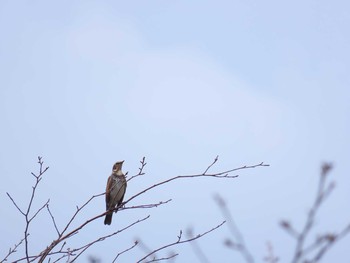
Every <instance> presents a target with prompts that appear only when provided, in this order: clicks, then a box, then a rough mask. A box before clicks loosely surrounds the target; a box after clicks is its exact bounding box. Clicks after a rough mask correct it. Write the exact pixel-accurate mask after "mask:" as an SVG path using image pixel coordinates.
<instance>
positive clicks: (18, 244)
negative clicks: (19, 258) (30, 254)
mask: <svg viewBox="0 0 350 263" xmlns="http://www.w3.org/2000/svg"><path fill="white" fill-rule="evenodd" d="M23 241H24V238H22V239H21V240H20V241H19V242H18V243H17V244H15V245H14V246H13V248H9V252H8V253H7V255H6V256H5V257H4V259H3V260H1V261H0V262H5V261H7V258H8V257H9V256H10V255H11V254H12V253H15V252H17V248H18V247H19V246H20V245H21V244H22V243H23Z"/></svg>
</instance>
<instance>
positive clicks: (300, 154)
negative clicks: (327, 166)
mask: <svg viewBox="0 0 350 263" xmlns="http://www.w3.org/2000/svg"><path fill="white" fill-rule="evenodd" d="M349 7H350V5H349V3H348V2H347V1H340V0H339V1H332V2H330V1H314V0H306V1H299V0H297V1H273V0H268V1H254V0H251V1H224V0H219V1H215V2H214V1H195V0H194V1H182V0H179V1H40V0H38V1H1V2H0V35H1V41H0V72H1V77H0V114H1V123H2V125H1V129H0V142H1V145H2V151H0V174H1V178H2V182H3V183H2V184H1V186H0V200H1V201H0V202H1V207H2V214H3V216H2V219H1V225H0V232H1V233H2V235H1V236H0V244H1V247H2V249H1V251H0V258H1V259H2V258H3V257H4V256H5V254H6V253H7V251H8V248H9V247H12V246H13V244H15V243H17V242H18V241H19V240H20V239H21V238H22V237H23V231H24V230H23V229H24V225H25V224H24V218H23V217H22V216H21V215H20V213H19V212H18V211H17V210H16V208H15V207H14V206H13V204H12V203H11V201H10V200H9V198H8V197H7V195H6V192H9V193H10V194H11V196H13V197H14V199H15V200H16V202H17V203H18V204H19V205H20V207H22V208H23V207H25V206H26V204H27V203H28V200H29V196H30V193H31V189H32V188H31V187H32V185H33V183H34V180H33V177H32V176H31V175H30V173H31V172H37V171H38V165H37V156H42V157H43V160H44V162H45V164H46V165H48V166H49V167H50V168H49V170H48V171H47V173H46V174H45V176H44V178H43V179H42V181H41V182H40V185H39V188H38V192H37V195H36V199H35V201H34V204H33V208H39V207H40V206H41V205H42V204H43V202H45V201H46V200H47V199H50V208H51V211H52V213H53V214H54V216H55V219H56V222H58V226H59V227H61V228H62V227H63V226H64V225H65V224H66V223H67V222H68V220H69V218H70V217H71V216H72V214H73V213H74V212H75V209H76V206H77V205H81V204H83V203H84V202H85V201H86V200H88V199H89V198H90V197H91V196H92V195H94V194H98V193H102V192H103V191H104V188H105V184H106V180H107V177H108V176H109V174H110V172H111V168H112V166H113V164H114V162H116V161H118V160H125V163H124V167H123V170H124V172H128V174H129V175H133V174H136V173H137V172H138V167H139V165H140V163H139V161H140V160H141V159H142V157H146V161H147V165H146V167H145V173H146V174H145V175H144V176H142V177H139V178H136V179H134V180H133V181H131V182H130V183H129V185H128V188H127V192H126V195H125V198H126V199H128V198H130V197H131V196H133V195H134V194H136V193H138V192H139V191H141V190H142V189H144V188H146V187H148V186H151V185H153V184H154V183H157V182H160V181H163V180H166V179H168V178H170V177H173V176H177V175H186V174H197V173H202V172H203V171H204V170H205V169H206V168H207V167H208V165H210V164H211V163H212V161H213V160H214V158H215V157H216V156H217V155H218V156H219V160H218V162H217V163H216V164H215V165H214V166H213V167H212V168H211V171H212V172H221V171H225V170H229V169H232V168H236V167H241V166H244V165H254V164H258V163H260V162H264V163H267V164H269V165H270V166H269V167H258V168H255V169H251V170H243V171H241V172H239V173H238V174H239V177H238V178H235V179H215V178H195V179H186V180H181V181H180V180H179V181H175V182H172V183H169V184H168V185H165V186H163V187H159V188H157V189H155V190H154V191H151V192H149V193H147V194H144V195H141V196H140V198H138V199H135V200H133V201H132V202H130V205H140V204H147V203H155V202H159V201H162V200H163V201H165V200H168V199H170V198H171V199H172V201H171V202H170V203H168V204H166V205H163V206H160V207H158V208H154V209H133V210H124V211H121V212H119V213H118V214H117V215H115V216H114V218H113V223H112V225H111V226H105V225H103V219H101V220H97V221H95V222H93V223H91V224H90V225H89V226H88V227H86V229H84V230H83V231H81V232H80V233H79V234H78V235H76V236H75V237H74V238H72V240H71V243H70V244H69V245H70V246H71V247H74V246H75V245H79V244H84V242H86V241H87V240H93V239H94V238H97V237H99V236H101V235H105V234H108V233H111V232H114V231H116V230H118V229H120V228H122V227H124V226H126V225H128V224H130V223H132V222H134V221H135V220H138V219H141V218H143V217H145V216H147V215H150V218H149V219H148V220H146V221H144V222H142V223H139V224H138V225H136V226H134V227H133V228H131V229H130V230H128V231H125V232H123V233H121V234H120V235H117V236H115V237H112V238H111V239H109V240H106V241H104V242H101V243H99V244H96V245H95V246H93V247H91V248H90V249H88V250H87V251H86V252H85V254H84V256H82V257H81V258H80V260H79V261H78V262H87V259H88V257H89V256H94V257H96V258H97V259H99V260H100V262H111V261H112V260H113V258H114V257H115V256H116V255H117V254H118V253H119V252H120V251H122V250H124V249H126V248H128V247H130V246H131V245H132V244H133V242H134V241H135V240H136V239H138V240H142V242H143V243H144V244H146V245H147V246H148V247H149V248H150V249H156V248H158V247H159V246H162V245H164V244H167V243H169V242H173V241H175V240H176V239H177V235H178V234H179V231H180V230H181V229H182V230H183V231H184V232H185V231H186V229H192V230H193V232H194V233H195V234H197V233H201V232H205V231H207V230H208V229H211V228H212V227H214V226H216V225H218V224H219V223H221V222H222V221H223V220H225V218H224V217H223V215H222V214H221V212H220V209H219V208H218V206H217V204H216V203H215V201H214V198H213V197H214V196H215V195H217V194H219V195H220V196H222V198H223V199H224V200H225V201H226V203H227V206H228V208H229V209H230V211H231V213H232V215H233V217H234V219H235V222H236V224H237V226H238V227H239V230H240V232H241V233H242V235H243V236H244V239H245V243H246V245H247V247H248V248H249V250H250V251H251V253H252V255H253V256H254V258H255V261H256V262H263V258H264V256H266V254H267V248H266V243H267V242H270V243H271V244H272V246H273V249H274V253H275V254H276V255H277V256H278V257H279V258H280V259H281V262H289V261H290V260H291V257H292V254H293V251H294V246H295V242H294V240H293V239H292V238H291V237H290V236H288V234H287V233H285V232H284V231H283V230H282V229H281V228H280V227H279V222H280V220H282V219H287V220H289V221H290V222H291V223H292V224H293V225H295V227H296V228H297V229H301V227H302V225H303V222H305V218H306V215H307V212H308V210H309V209H310V207H311V204H312V202H313V200H314V197H315V194H316V188H317V182H318V178H319V172H320V166H321V164H322V163H323V162H331V163H333V165H334V169H333V170H332V172H331V174H330V178H329V180H330V181H335V183H336V188H335V190H334V192H333V193H332V195H331V196H330V197H329V199H327V201H326V202H325V204H324V206H322V207H321V210H320V213H319V214H318V217H317V219H316V221H315V227H316V229H315V231H313V232H311V235H310V240H309V241H312V240H313V239H314V238H315V237H316V236H317V234H319V233H320V234H322V233H326V232H332V233H334V232H337V231H339V230H341V229H342V228H343V227H345V226H346V225H347V224H349V222H350V209H348V208H349V200H350V188H349V187H350V179H349V176H348V175H349V171H350V169H349V167H348V161H349V156H350V140H349V134H350V103H349V101H350V91H349V84H350V76H349V74H348V69H349V68H350V51H349V46H350V30H349V26H348V25H349V24H350V21H349V20H350V17H349V15H348V10H349ZM104 207H105V204H104V198H103V197H100V198H96V200H94V201H93V202H92V203H91V205H90V206H89V207H88V208H87V209H86V210H85V211H84V212H83V213H82V214H81V215H80V217H78V218H77V221H76V222H75V225H76V226H77V225H79V223H80V224H81V223H83V222H85V221H86V220H87V219H88V218H91V217H93V216H94V215H97V214H100V213H102V212H103V209H104ZM30 230H31V236H30V248H31V249H32V251H33V253H35V252H38V251H41V250H42V249H43V248H45V247H46V245H47V244H49V243H50V242H51V241H52V240H53V239H54V238H55V237H56V236H55V230H54V227H53V225H52V222H51V221H50V217H49V215H48V213H47V212H46V211H43V213H42V214H40V215H39V216H38V217H37V218H36V220H35V221H33V225H32V226H31V228H30ZM226 237H230V232H229V230H228V228H227V226H225V225H224V226H223V227H221V228H219V229H218V230H216V231H214V232H212V233H210V234H208V235H207V236H205V237H203V238H201V239H199V240H198V241H197V243H196V244H198V245H199V246H200V247H201V248H202V249H203V251H204V252H205V254H206V256H207V258H208V260H209V261H210V262H232V261H235V262H245V261H244V259H243V258H242V257H241V255H239V254H238V253H237V252H234V251H231V250H229V249H227V248H226V247H225V246H224V245H223V240H224V239H225V238H226ZM349 243H350V237H346V238H344V239H343V240H342V241H340V242H339V243H337V244H336V245H335V246H334V248H332V250H331V251H330V252H329V253H328V254H327V255H326V256H325V257H324V260H323V262H345V261H346V260H345V259H348V258H349V257H350V254H349V250H348V246H349ZM19 251H20V250H19ZM172 251H176V252H178V253H179V256H177V258H176V260H174V261H175V262H200V261H199V259H198V257H197V256H196V253H195V252H194V251H193V249H192V247H191V245H190V244H183V245H181V246H177V247H174V248H171V249H169V250H165V251H164V252H163V253H160V254H157V255H158V256H159V257H161V256H166V255H168V253H171V252H172ZM144 254H145V251H144V250H143V249H142V248H138V247H136V248H134V249H133V250H132V251H130V252H129V253H126V254H123V255H122V256H121V259H120V260H121V261H120V262H135V260H137V259H139V258H141V257H142V256H143V255H144ZM344 260H345V261H344Z"/></svg>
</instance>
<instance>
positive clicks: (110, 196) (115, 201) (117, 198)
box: [104, 161, 126, 225]
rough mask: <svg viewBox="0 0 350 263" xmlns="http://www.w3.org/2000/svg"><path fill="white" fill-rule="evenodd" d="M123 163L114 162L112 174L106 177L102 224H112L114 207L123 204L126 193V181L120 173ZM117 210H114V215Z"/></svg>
mask: <svg viewBox="0 0 350 263" xmlns="http://www.w3.org/2000/svg"><path fill="white" fill-rule="evenodd" d="M123 163H124V161H120V162H116V163H115V164H114V165H113V169H112V174H111V175H110V176H109V177H108V180H107V186H106V211H107V213H106V217H105V221H104V224H105V225H110V224H111V223H112V216H113V211H114V209H115V207H116V206H117V207H118V206H120V205H121V203H122V202H123V199H124V195H125V191H126V179H125V175H124V174H123V172H122V166H123ZM116 212H117V210H115V213H116Z"/></svg>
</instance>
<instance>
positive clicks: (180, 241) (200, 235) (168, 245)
mask: <svg viewBox="0 0 350 263" xmlns="http://www.w3.org/2000/svg"><path fill="white" fill-rule="evenodd" d="M225 222H226V221H223V222H222V223H220V224H219V225H217V226H216V227H213V228H212V229H210V230H208V231H206V232H204V233H202V234H198V235H197V236H195V237H192V238H188V239H185V240H181V239H182V231H181V230H180V234H179V236H177V240H176V241H175V242H173V243H170V244H167V245H164V246H162V247H160V248H157V249H155V250H153V251H151V252H150V253H148V254H147V255H146V256H144V257H143V258H141V259H140V260H138V261H137V263H139V262H141V261H143V260H145V259H146V258H148V257H149V256H151V255H154V254H155V253H157V252H159V251H161V250H164V249H166V248H168V247H172V246H175V245H179V244H183V243H187V242H191V241H193V240H196V239H198V238H201V237H203V236H205V235H207V234H209V233H210V232H213V231H214V230H216V229H218V228H219V227H221V226H222V225H223V224H224V223H225ZM155 260H156V259H155V258H153V259H152V260H151V261H146V262H154V261H155Z"/></svg>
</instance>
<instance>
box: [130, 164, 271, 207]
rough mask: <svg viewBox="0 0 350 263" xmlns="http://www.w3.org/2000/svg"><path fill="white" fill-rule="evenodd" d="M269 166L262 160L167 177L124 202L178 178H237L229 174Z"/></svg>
mask: <svg viewBox="0 0 350 263" xmlns="http://www.w3.org/2000/svg"><path fill="white" fill-rule="evenodd" d="M214 162H215V161H214ZM267 166H270V165H269V164H264V163H263V162H261V163H259V164H256V165H249V166H247V165H245V166H242V167H238V168H234V169H230V170H227V171H224V172H219V173H213V174H192V175H178V176H175V177H172V178H169V179H167V180H165V181H162V182H160V183H157V184H154V185H152V186H150V187H148V188H146V189H144V190H142V191H141V192H139V193H137V194H135V195H133V196H132V197H130V198H129V199H128V200H127V201H125V202H124V204H127V203H129V202H130V201H131V200H133V199H135V198H136V197H138V196H140V195H142V194H144V193H146V192H148V191H149V190H151V189H153V188H155V187H157V186H160V185H163V184H166V183H169V182H171V181H174V180H177V179H185V178H197V177H214V178H236V177H238V175H229V174H230V173H232V172H235V171H239V170H244V169H252V168H256V167H267ZM209 168H210V166H209Z"/></svg>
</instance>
